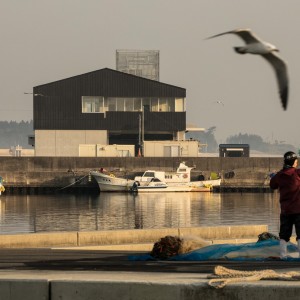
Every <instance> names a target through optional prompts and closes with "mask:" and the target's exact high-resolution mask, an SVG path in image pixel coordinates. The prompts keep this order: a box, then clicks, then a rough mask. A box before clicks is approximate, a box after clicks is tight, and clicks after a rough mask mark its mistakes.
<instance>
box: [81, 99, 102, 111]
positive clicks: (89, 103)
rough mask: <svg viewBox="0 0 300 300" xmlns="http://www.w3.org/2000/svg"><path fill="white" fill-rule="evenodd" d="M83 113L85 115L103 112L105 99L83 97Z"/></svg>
mask: <svg viewBox="0 0 300 300" xmlns="http://www.w3.org/2000/svg"><path fill="white" fill-rule="evenodd" d="M82 112H83V113H101V112H103V97H101V96H97V97H94V96H82Z"/></svg>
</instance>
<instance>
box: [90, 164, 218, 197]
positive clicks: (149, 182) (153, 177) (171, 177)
mask: <svg viewBox="0 0 300 300" xmlns="http://www.w3.org/2000/svg"><path fill="white" fill-rule="evenodd" d="M192 169H193V167H188V166H186V165H185V163H180V165H179V167H178V168H177V170H176V172H164V171H155V170H147V171H145V172H144V174H143V175H142V176H136V177H135V178H134V180H132V179H125V178H120V177H115V176H114V175H113V174H112V173H111V174H109V173H107V172H105V171H104V170H103V169H101V170H100V171H91V172H90V174H91V175H92V176H93V177H94V178H95V180H96V181H97V183H98V185H99V188H100V191H101V192H132V191H133V192H161V191H163V192H209V191H211V190H212V188H213V186H218V185H220V184H221V179H220V178H217V179H209V180H202V181H191V170H192Z"/></svg>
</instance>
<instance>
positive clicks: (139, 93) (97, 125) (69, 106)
mask: <svg viewBox="0 0 300 300" xmlns="http://www.w3.org/2000/svg"><path fill="white" fill-rule="evenodd" d="M33 92H34V93H35V94H37V93H40V94H43V95H44V96H35V97H34V101H33V103H34V107H33V111H34V129H35V130H37V129H57V130H59V129H61V130H62V129H64V130H101V129H102V130H104V129H105V130H121V129H124V130H130V129H138V121H137V119H138V114H139V113H138V112H107V113H106V117H104V114H100V113H82V112H81V111H82V109H81V105H82V104H81V97H82V96H104V97H178V98H180V97H182V98H185V97H186V90H185V89H183V88H180V87H176V86H172V85H168V84H165V83H161V82H158V81H153V80H149V79H146V78H142V77H137V76H133V75H130V74H126V73H122V72H118V71H115V70H111V69H101V70H98V71H94V72H90V73H87V74H83V75H78V76H74V77H71V78H67V79H63V80H59V81H55V82H52V83H48V84H44V85H40V86H36V87H34V90H33ZM148 114H149V115H148ZM185 122H186V113H185V112H179V113H177V112H170V113H163V112H159V113H152V112H149V113H145V130H157V131H162V130H170V131H177V130H184V129H185V126H186V125H185V124H186V123H185ZM147 128H149V129H147Z"/></svg>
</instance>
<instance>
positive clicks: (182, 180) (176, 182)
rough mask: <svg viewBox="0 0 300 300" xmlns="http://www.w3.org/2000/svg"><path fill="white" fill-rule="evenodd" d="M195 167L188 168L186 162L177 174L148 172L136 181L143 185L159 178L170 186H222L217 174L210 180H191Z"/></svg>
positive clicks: (178, 169)
mask: <svg viewBox="0 0 300 300" xmlns="http://www.w3.org/2000/svg"><path fill="white" fill-rule="evenodd" d="M194 168H195V167H188V166H187V165H186V164H185V163H184V162H182V163H180V164H179V167H178V168H177V170H176V172H165V171H155V170H147V171H146V172H144V174H143V175H142V176H136V177H135V178H134V180H135V181H138V182H139V183H140V184H141V185H144V184H143V183H144V182H149V181H151V180H152V178H158V179H159V180H160V181H162V182H165V183H166V184H167V185H168V186H193V187H208V186H220V184H221V178H220V176H218V174H216V173H211V176H210V178H209V179H208V180H198V181H192V180H191V170H192V169H194Z"/></svg>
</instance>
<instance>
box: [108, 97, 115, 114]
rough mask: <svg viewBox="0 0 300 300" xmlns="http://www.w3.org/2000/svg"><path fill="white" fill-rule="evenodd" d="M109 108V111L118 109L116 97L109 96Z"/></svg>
mask: <svg viewBox="0 0 300 300" xmlns="http://www.w3.org/2000/svg"><path fill="white" fill-rule="evenodd" d="M107 103H108V110H109V111H117V99H116V98H108V99H107Z"/></svg>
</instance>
